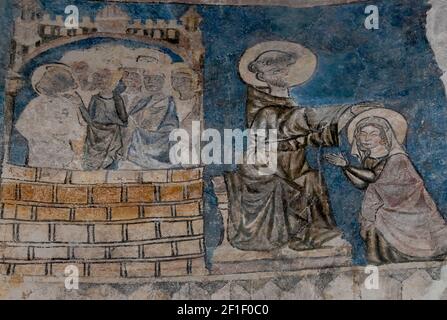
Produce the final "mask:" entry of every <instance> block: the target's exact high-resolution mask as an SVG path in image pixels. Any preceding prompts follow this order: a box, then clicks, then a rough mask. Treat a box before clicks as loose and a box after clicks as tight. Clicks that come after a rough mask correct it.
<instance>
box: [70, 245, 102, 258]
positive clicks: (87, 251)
mask: <svg viewBox="0 0 447 320" xmlns="http://www.w3.org/2000/svg"><path fill="white" fill-rule="evenodd" d="M73 256H74V258H75V259H85V260H95V259H105V258H106V254H105V248H104V247H97V246H95V247H85V246H79V247H74V248H73Z"/></svg>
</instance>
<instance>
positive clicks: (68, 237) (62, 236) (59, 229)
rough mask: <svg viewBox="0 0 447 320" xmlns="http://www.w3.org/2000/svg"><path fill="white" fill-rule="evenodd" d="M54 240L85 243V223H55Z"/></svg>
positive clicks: (86, 237)
mask: <svg viewBox="0 0 447 320" xmlns="http://www.w3.org/2000/svg"><path fill="white" fill-rule="evenodd" d="M55 230H56V232H55V238H54V239H55V242H67V243H86V242H88V228H87V225H82V224H81V225H76V224H56V226H55Z"/></svg>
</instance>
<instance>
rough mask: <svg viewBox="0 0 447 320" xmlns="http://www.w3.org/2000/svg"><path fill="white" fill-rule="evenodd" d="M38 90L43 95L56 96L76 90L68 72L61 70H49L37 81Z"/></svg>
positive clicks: (74, 82)
mask: <svg viewBox="0 0 447 320" xmlns="http://www.w3.org/2000/svg"><path fill="white" fill-rule="evenodd" d="M38 88H39V90H41V91H42V92H43V93H44V94H47V95H50V96H56V95H58V94H62V93H64V92H67V91H70V90H74V89H76V88H77V85H76V81H75V80H74V79H73V76H72V75H71V73H70V72H69V71H67V70H65V69H62V68H51V69H49V70H48V71H47V72H45V74H44V76H43V77H42V79H41V80H40V81H39V83H38Z"/></svg>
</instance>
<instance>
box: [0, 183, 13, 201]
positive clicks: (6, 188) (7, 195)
mask: <svg viewBox="0 0 447 320" xmlns="http://www.w3.org/2000/svg"><path fill="white" fill-rule="evenodd" d="M0 193H1V199H2V200H16V196H17V185H16V184H15V183H3V184H2V186H1V189H0Z"/></svg>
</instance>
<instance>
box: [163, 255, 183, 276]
mask: <svg viewBox="0 0 447 320" xmlns="http://www.w3.org/2000/svg"><path fill="white" fill-rule="evenodd" d="M187 267H188V261H187V260H186V259H182V260H173V261H161V262H160V276H161V277H171V276H185V275H187V274H188V269H187Z"/></svg>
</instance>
